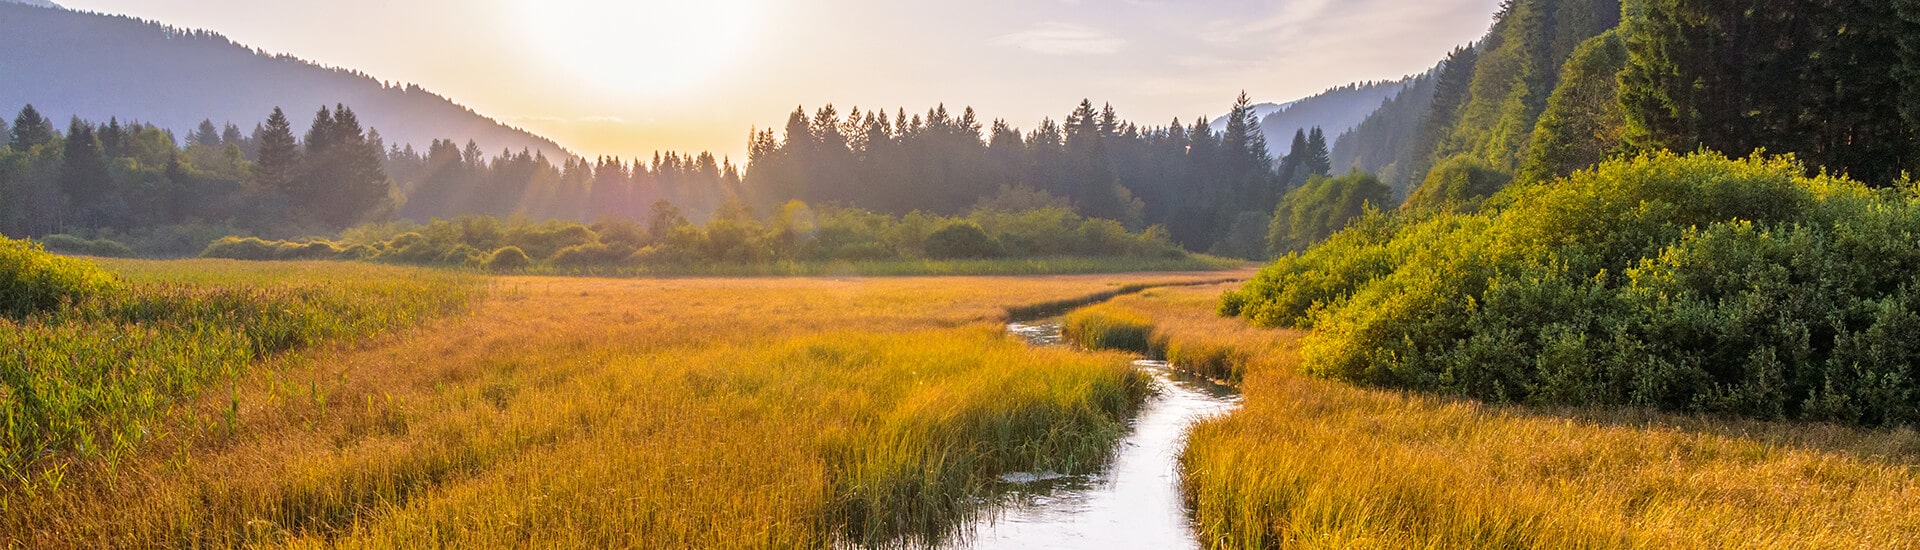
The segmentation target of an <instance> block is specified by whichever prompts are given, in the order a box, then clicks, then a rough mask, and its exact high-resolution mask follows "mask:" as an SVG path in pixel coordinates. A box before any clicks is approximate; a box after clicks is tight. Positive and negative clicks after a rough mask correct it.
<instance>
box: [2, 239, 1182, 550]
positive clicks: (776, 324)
mask: <svg viewBox="0 0 1920 550" xmlns="http://www.w3.org/2000/svg"><path fill="white" fill-rule="evenodd" d="M115 265H116V266H121V267H119V268H120V269H123V271H124V272H127V273H129V275H128V277H129V278H130V279H133V280H147V276H146V275H145V274H144V270H147V269H160V268H161V267H163V266H166V265H171V264H115ZM209 265H238V266H246V267H248V268H255V267H258V268H262V269H267V270H269V271H271V273H263V274H261V275H259V277H261V278H264V279H268V280H271V279H274V278H276V277H278V276H280V274H286V275H287V276H294V275H293V274H291V273H286V272H282V271H280V270H281V269H282V268H280V267H277V266H279V265H280V264H194V266H195V267H198V266H209ZM188 270H191V269H188ZM1216 276H1217V275H1216ZM1147 277H1149V276H1131V275H1130V276H1056V277H1034V278H970V277H958V278H901V279H867V280H834V279H657V280H614V279H584V278H532V277H528V278H506V279H500V280H498V282H497V283H496V284H495V285H494V290H493V291H490V292H489V293H488V294H487V297H486V298H485V299H484V300H482V301H481V302H479V303H478V304H477V305H476V306H475V309H474V314H473V315H469V316H461V317H454V318H448V319H444V320H440V321H435V322H432V323H431V324H430V326H429V328H428V329H427V330H422V331H413V332H410V333H408V334H409V336H407V337H404V338H399V339H394V340H390V341H384V342H382V343H380V344H378V345H375V346H367V347H347V348H332V347H330V348H317V349H316V350H315V351H313V352H312V353H310V354H308V357H307V358H306V359H304V360H301V361H289V362H287V364H285V365H280V366H279V367H278V368H267V369H258V368H256V369H247V370H246V371H244V372H243V373H242V374H241V375H240V377H239V379H238V383H237V384H236V385H235V386H234V387H233V388H232V389H229V390H226V391H220V392H206V393H204V394H203V395H202V397H201V398H200V399H198V400H196V401H194V402H191V403H184V404H182V405H181V406H180V407H179V410H180V411H181V412H180V413H179V414H178V415H177V417H178V418H179V420H177V421H174V422H170V423H168V424H166V425H165V426H164V427H163V428H162V429H163V430H164V431H166V432H168V433H169V434H170V435H169V436H168V437H166V438H164V439H162V440H161V441H158V442H156V443H154V444H152V445H148V446H147V447H146V450H145V451H143V452H139V453H134V454H132V455H130V456H128V457H126V458H125V459H124V460H123V462H122V465H121V467H120V468H119V469H118V470H117V471H118V472H121V473H120V474H117V475H113V474H108V473H105V472H98V471H95V472H81V474H83V475H78V476H76V477H75V479H70V480H69V485H70V489H69V490H63V491H59V492H56V493H46V494H42V495H40V496H38V497H36V498H31V499H24V498H16V499H15V500H13V501H12V503H11V504H10V505H9V506H6V507H0V545H7V544H12V545H18V546H29V547H50V548H61V547H76V546H87V547H95V546H102V545H104V546H235V545H275V546H291V547H422V546H464V547H503V546H504V547H528V546H533V547H645V548H722V549H724V548H796V547H797V548H824V547H829V546H832V545H835V544H841V543H852V542H864V543H874V544H880V545H903V544H908V543H911V542H914V541H919V542H926V541H929V540H933V539H939V538H944V537H946V536H949V535H952V534H953V533H952V532H951V530H952V529H954V528H955V526H956V525H962V524H965V523H966V519H967V515H968V514H971V513H974V512H977V511H979V510H978V508H977V507H978V506H980V502H981V498H982V497H985V496H987V495H986V494H985V492H986V491H987V490H988V487H989V486H990V485H991V484H992V483H993V482H994V480H995V479H996V478H997V477H998V476H999V475H1001V474H1004V473H1007V472H1010V471H1031V470H1040V469H1052V470H1056V471H1067V472H1084V471H1088V470H1090V469H1093V468H1096V467H1099V466H1100V465H1102V464H1104V462H1105V461H1106V460H1107V458H1108V455H1107V453H1109V452H1110V449H1111V446H1112V444H1113V442H1114V441H1116V440H1117V438H1118V437H1119V436H1120V434H1121V432H1122V431H1123V430H1124V419H1125V418H1127V417H1128V416H1129V415H1130V414H1131V411H1132V408H1133V407H1134V406H1136V404H1137V403H1138V402H1139V400H1140V399H1142V397H1143V393H1144V392H1145V391H1146V386H1145V384H1146V382H1145V380H1144V379H1142V378H1141V375H1140V374H1138V373H1136V372H1135V371H1134V370H1133V369H1132V368H1131V367H1130V365H1129V364H1128V357H1127V356H1125V355H1120V354H1099V353H1085V352H1077V351H1072V350H1067V349H1033V348H1029V347H1027V346H1025V345H1024V344H1022V343H1019V342H1017V341H1015V340H1013V339H1010V338H1008V337H1006V336H1005V335H1004V334H1002V329H1001V326H1000V323H1002V322H1003V320H1004V315H1005V311H1006V310H1007V309H1008V308H1009V307H1010V306H1016V305H1019V304H1031V303H1040V302H1047V301H1055V300H1061V299H1066V298H1068V297H1073V296H1084V295H1087V294H1089V293H1091V292H1094V291H1098V290H1100V289H1107V288H1116V287H1119V286H1124V285H1130V284H1139V283H1144V282H1148V279H1147ZM1150 277H1153V279H1152V280H1179V279H1180V278H1178V277H1171V276H1168V275H1157V276H1150ZM1203 277H1205V276H1204V275H1196V276H1192V277H1189V279H1194V280H1200V279H1201V278H1203ZM212 278H214V279H218V278H220V277H219V276H214V277H212ZM228 418H232V421H231V423H229V421H228ZM229 425H231V426H232V427H233V428H232V429H231V431H229V428H228V426H229Z"/></svg>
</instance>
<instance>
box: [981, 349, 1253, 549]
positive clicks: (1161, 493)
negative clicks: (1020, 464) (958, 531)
mask: <svg viewBox="0 0 1920 550" xmlns="http://www.w3.org/2000/svg"><path fill="white" fill-rule="evenodd" d="M1007 330H1008V332H1011V333H1013V334H1014V335H1017V336H1020V337H1021V338H1025V339H1026V340H1027V341H1028V342H1030V343H1033V344H1034V345H1060V343H1061V339H1060V325H1059V324H1058V323H1037V324H1031V325H1028V324H1014V325H1009V326H1008V327H1007ZM1134 365H1135V366H1137V367H1139V368H1140V369H1141V370H1143V371H1145V372H1148V373H1150V374H1152V375H1153V377H1154V381H1155V383H1156V385H1157V386H1158V389H1159V391H1158V392H1157V394H1156V395H1155V396H1153V397H1151V398H1149V399H1148V401H1147V402H1146V403H1145V404H1144V405H1143V406H1142V408H1141V410H1140V414H1139V416H1137V417H1135V418H1134V419H1133V421H1132V422H1131V423H1130V428H1131V429H1130V431H1129V432H1128V434H1127V436H1126V438H1125V439H1123V440H1121V442H1120V444H1119V447H1118V448H1117V449H1115V451H1114V454H1115V459H1114V463H1113V465H1112V467H1111V468H1109V469H1107V470H1105V471H1104V472H1102V473H1099V474H1095V475H1091V476H1059V475H1058V474H1054V473H1051V472H1021V473H1015V474H1010V475H1008V476H1005V477H1003V478H1002V481H1003V482H1005V483H1006V484H1007V485H1008V486H1009V488H1010V489H1011V490H1010V491H1009V493H1008V496H1006V497H1005V499H1006V500H1005V502H1003V503H1002V506H1000V507H999V508H997V509H996V510H994V511H992V512H990V513H989V514H988V515H987V517H983V518H981V519H980V520H978V521H976V522H975V524H974V525H972V526H970V528H967V529H964V530H963V532H964V534H963V535H962V536H961V537H959V538H958V539H957V540H955V541H953V542H952V543H949V544H948V545H947V546H946V547H947V548H954V549H1001V548H1006V549H1013V548H1022V549H1025V548H1096V549H1107V548H1154V549H1160V548H1170V549H1179V548H1199V547H1200V545H1199V542H1198V541H1197V540H1195V538H1194V534H1193V528H1192V526H1191V525H1190V523H1189V516H1190V514H1189V513H1188V511H1187V509H1186V507H1185V504H1184V503H1183V502H1182V499H1181V497H1180V478H1179V471H1178V464H1177V463H1176V458H1177V457H1178V456H1179V454H1180V450H1181V448H1182V447H1183V446H1184V444H1185V442H1186V434H1187V429H1188V428H1189V427H1191V426H1192V425H1193V423H1194V422H1196V421H1198V420H1201V419H1204V418H1208V417H1212V416H1215V415H1219V414H1222V413H1225V412H1228V411H1231V410H1233V409H1234V408H1237V407H1239V405H1240V396H1239V393H1238V392H1237V391H1235V390H1233V389H1232V388H1229V387H1226V386H1222V385H1219V384H1215V383H1212V382H1210V381H1207V380H1205V379H1201V378H1198V377H1195V376H1191V375H1188V374H1186V373H1184V372H1182V371H1179V370H1177V369H1174V368H1172V367H1171V366H1169V365H1167V364H1166V363H1164V362H1159V361H1137V362H1135V363H1134Z"/></svg>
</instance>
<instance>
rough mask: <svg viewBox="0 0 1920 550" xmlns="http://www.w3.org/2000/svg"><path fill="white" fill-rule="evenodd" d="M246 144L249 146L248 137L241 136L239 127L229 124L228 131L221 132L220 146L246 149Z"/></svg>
mask: <svg viewBox="0 0 1920 550" xmlns="http://www.w3.org/2000/svg"><path fill="white" fill-rule="evenodd" d="M246 144H247V138H246V136H242V135H240V127H239V126H235V125H233V123H231V122H229V123H227V127H226V129H223V130H221V131H220V145H223V146H226V145H231V146H237V147H241V148H245V146H246Z"/></svg>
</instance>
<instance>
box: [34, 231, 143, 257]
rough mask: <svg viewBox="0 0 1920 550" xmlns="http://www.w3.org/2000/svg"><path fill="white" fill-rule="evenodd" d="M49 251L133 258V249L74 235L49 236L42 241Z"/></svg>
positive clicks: (113, 242) (116, 242)
mask: <svg viewBox="0 0 1920 550" xmlns="http://www.w3.org/2000/svg"><path fill="white" fill-rule="evenodd" d="M40 244H41V245H44V246H45V247H46V249H47V250H50V251H53V252H59V253H62V254H76V255H81V256H96V257H101V258H131V257H133V256H134V252H133V248H131V247H128V246H127V245H125V244H122V243H120V242H119V241H115V240H112V239H95V240H87V239H84V238H80V237H76V236H73V235H48V236H46V237H42V238H41V239H40Z"/></svg>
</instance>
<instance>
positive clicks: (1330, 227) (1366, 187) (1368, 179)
mask: <svg viewBox="0 0 1920 550" xmlns="http://www.w3.org/2000/svg"><path fill="white" fill-rule="evenodd" d="M1392 193H1393V190H1392V189H1389V188H1388V187H1387V186H1386V185H1385V184H1382V183H1380V179H1379V178H1375V177H1373V176H1372V175H1370V174H1365V173H1360V172H1354V173H1350V174H1347V175H1345V176H1340V177H1337V178H1329V177H1325V176H1319V177H1315V178H1314V179H1313V180H1311V181H1308V182H1307V184H1306V185H1305V186H1302V187H1301V188H1299V189H1295V190H1293V192H1292V193H1288V194H1287V198H1286V199H1285V200H1283V201H1281V202H1280V208H1279V209H1278V210H1276V211H1275V212H1274V215H1273V223H1272V225H1271V226H1270V227H1269V228H1268V232H1267V246H1268V249H1269V251H1270V252H1271V253H1272V254H1273V255H1274V256H1280V255H1284V254H1287V253H1289V252H1296V251H1300V250H1306V249H1307V247H1310V246H1313V245H1314V244H1315V243H1318V242H1320V241H1323V240H1326V238H1327V237H1329V236H1332V235H1333V234H1334V233H1337V232H1339V231H1340V230H1341V229H1344V228H1346V227H1347V224H1348V223H1350V222H1352V221H1353V220H1355V219H1358V218H1359V217H1361V216H1362V215H1365V214H1366V212H1367V211H1368V210H1369V209H1377V208H1379V207H1380V206H1381V205H1384V204H1387V202H1388V201H1389V200H1391V198H1390V195H1391V194H1392Z"/></svg>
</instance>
